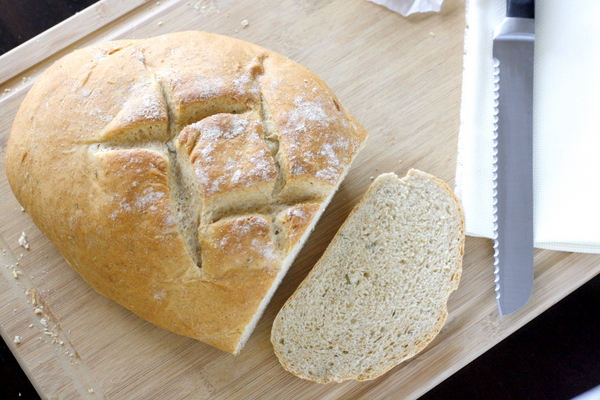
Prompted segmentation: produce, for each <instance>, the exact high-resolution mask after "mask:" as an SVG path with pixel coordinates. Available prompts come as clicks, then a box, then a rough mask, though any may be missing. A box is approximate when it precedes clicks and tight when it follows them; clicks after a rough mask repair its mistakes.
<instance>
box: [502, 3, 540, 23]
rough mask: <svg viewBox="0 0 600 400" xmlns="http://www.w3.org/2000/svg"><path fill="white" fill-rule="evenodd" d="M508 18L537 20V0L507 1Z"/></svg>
mask: <svg viewBox="0 0 600 400" xmlns="http://www.w3.org/2000/svg"><path fill="white" fill-rule="evenodd" d="M506 16H507V17H509V18H511V17H512V18H532V19H533V18H535V0H507V2H506Z"/></svg>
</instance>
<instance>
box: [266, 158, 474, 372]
mask: <svg viewBox="0 0 600 400" xmlns="http://www.w3.org/2000/svg"><path fill="white" fill-rule="evenodd" d="M463 249H464V224H463V214H462V209H461V206H460V204H459V202H458V200H457V198H456V196H455V195H454V194H453V193H452V191H451V190H450V188H449V187H448V186H447V185H446V184H445V183H444V182H442V181H440V180H439V179H437V178H435V177H433V176H431V175H429V174H426V173H424V172H421V171H417V170H411V171H409V173H408V174H407V176H406V177H405V178H403V179H399V178H398V177H397V176H396V175H395V174H392V173H389V174H383V175H381V176H379V177H378V178H377V179H376V180H375V181H374V182H373V183H372V185H371V186H370V188H369V189H368V191H367V193H366V194H365V195H364V197H363V199H362V200H361V201H360V203H359V204H358V205H357V206H356V207H355V208H354V210H353V211H352V213H351V214H350V216H349V217H348V219H347V220H346V222H345V223H344V224H343V226H342V227H341V228H340V230H339V231H338V233H337V234H336V236H335V237H334V239H333V240H332V242H331V243H330V244H329V247H328V248H327V250H326V251H325V253H324V254H323V256H322V257H321V259H320V260H319V261H318V262H317V264H316V265H315V267H314V268H313V270H312V271H311V272H310V273H309V275H308V276H307V277H306V279H305V280H304V281H303V282H302V284H301V285H300V287H299V288H298V289H297V290H296V292H295V293H294V294H293V295H292V296H291V297H290V298H289V299H288V301H287V302H286V303H285V305H284V306H283V308H282V309H281V310H280V311H279V314H278V315H277V317H276V318H275V321H274V322H273V328H272V332H271V342H272V343H273V347H274V350H275V354H276V355H277V357H278V358H279V361H280V362H281V364H282V366H283V367H284V368H285V369H286V370H288V371H289V372H291V373H292V374H295V375H297V376H298V377H300V378H303V379H307V380H311V381H314V382H319V383H327V382H332V381H335V382H341V381H345V380H350V379H355V380H368V379H374V378H376V377H378V376H380V375H382V374H383V373H385V372H386V371H388V370H390V369H391V368H392V367H394V366H395V365H397V364H399V363H400V362H402V361H403V360H406V359H408V358H410V357H412V356H414V355H415V354H417V353H418V352H420V351H421V350H423V349H424V348H425V346H427V344H428V343H429V342H431V341H432V340H433V338H434V337H435V336H436V335H437V334H438V333H439V331H440V330H441V328H442V326H443V325H444V322H445V320H446V316H447V306H446V304H447V301H448V297H449V296H450V294H451V292H452V291H454V290H455V289H456V288H457V287H458V283H459V280H460V275H461V271H462V256H463V251H464V250H463Z"/></svg>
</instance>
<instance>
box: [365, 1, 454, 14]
mask: <svg viewBox="0 0 600 400" xmlns="http://www.w3.org/2000/svg"><path fill="white" fill-rule="evenodd" d="M369 1H371V2H373V3H376V4H379V5H382V6H384V7H387V8H389V9H390V10H392V11H395V12H397V13H400V14H402V15H403V16H404V17H408V16H409V15H410V14H413V13H417V12H430V11H434V12H438V11H440V8H441V6H442V2H443V1H444V0H369Z"/></svg>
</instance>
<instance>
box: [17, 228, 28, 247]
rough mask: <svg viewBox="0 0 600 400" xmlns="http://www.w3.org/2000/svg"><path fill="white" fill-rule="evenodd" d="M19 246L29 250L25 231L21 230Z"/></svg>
mask: <svg viewBox="0 0 600 400" xmlns="http://www.w3.org/2000/svg"><path fill="white" fill-rule="evenodd" d="M19 246H21V247H24V248H25V249H27V250H29V242H28V241H27V234H26V233H25V232H21V236H20V237H19Z"/></svg>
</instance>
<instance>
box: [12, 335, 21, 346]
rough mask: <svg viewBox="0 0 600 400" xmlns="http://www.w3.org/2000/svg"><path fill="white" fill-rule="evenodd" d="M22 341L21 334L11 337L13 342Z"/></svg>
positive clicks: (19, 342)
mask: <svg viewBox="0 0 600 400" xmlns="http://www.w3.org/2000/svg"><path fill="white" fill-rule="evenodd" d="M22 341H23V336H18V335H17V336H15V338H14V339H13V343H14V344H21V342H22Z"/></svg>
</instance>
